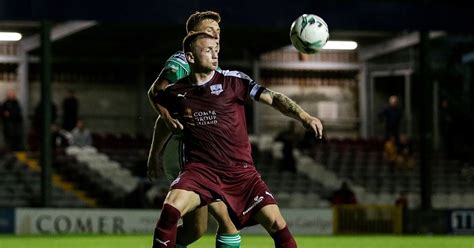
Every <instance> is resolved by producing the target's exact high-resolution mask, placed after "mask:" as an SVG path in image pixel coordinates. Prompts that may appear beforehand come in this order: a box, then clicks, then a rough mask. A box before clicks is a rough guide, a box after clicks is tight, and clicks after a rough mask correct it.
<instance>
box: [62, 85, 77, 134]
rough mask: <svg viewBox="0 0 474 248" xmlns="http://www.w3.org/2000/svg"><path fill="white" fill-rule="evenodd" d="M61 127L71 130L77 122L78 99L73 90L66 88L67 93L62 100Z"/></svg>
mask: <svg viewBox="0 0 474 248" xmlns="http://www.w3.org/2000/svg"><path fill="white" fill-rule="evenodd" d="M62 107H63V128H64V130H66V131H71V130H72V129H73V128H74V127H75V126H76V123H77V118H78V115H79V101H78V100H77V98H76V96H75V95H74V91H73V90H68V95H67V97H66V98H64V100H63V106H62Z"/></svg>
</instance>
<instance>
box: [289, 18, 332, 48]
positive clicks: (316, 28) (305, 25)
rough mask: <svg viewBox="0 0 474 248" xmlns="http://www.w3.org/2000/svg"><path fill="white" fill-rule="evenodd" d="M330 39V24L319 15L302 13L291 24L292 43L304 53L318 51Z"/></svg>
mask: <svg viewBox="0 0 474 248" xmlns="http://www.w3.org/2000/svg"><path fill="white" fill-rule="evenodd" d="M328 39H329V29H328V25H327V24H326V22H325V21H324V20H323V19H322V18H321V17H319V16H317V15H313V14H304V15H301V16H300V17H298V18H296V20H295V21H294V22H293V23H292V24H291V30H290V40H291V43H292V44H293V46H294V47H295V48H296V49H298V51H300V52H302V53H317V52H318V51H319V50H321V49H322V48H323V46H324V45H326V42H327V41H328Z"/></svg>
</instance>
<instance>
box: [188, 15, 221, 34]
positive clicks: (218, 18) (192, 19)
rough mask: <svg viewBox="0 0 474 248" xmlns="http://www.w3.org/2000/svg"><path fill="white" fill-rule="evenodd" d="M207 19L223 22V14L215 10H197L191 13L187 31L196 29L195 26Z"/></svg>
mask: <svg viewBox="0 0 474 248" xmlns="http://www.w3.org/2000/svg"><path fill="white" fill-rule="evenodd" d="M205 19H211V20H214V21H216V22H217V23H219V22H221V16H220V15H219V13H217V12H214V11H210V10H207V11H196V12H194V14H192V15H190V16H189V18H188V20H187V21H186V33H189V32H192V31H196V30H195V28H196V27H197V25H198V24H199V23H200V22H201V21H202V20H205Z"/></svg>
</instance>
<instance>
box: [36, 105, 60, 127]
mask: <svg viewBox="0 0 474 248" xmlns="http://www.w3.org/2000/svg"><path fill="white" fill-rule="evenodd" d="M57 117H58V111H57V107H56V104H55V103H54V102H51V123H56V119H57ZM43 121H44V113H43V110H42V108H41V102H39V103H38V104H37V105H36V108H35V114H34V116H33V129H34V131H35V133H36V134H37V135H39V134H40V133H41V127H42V126H43Z"/></svg>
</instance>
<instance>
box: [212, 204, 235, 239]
mask: <svg viewBox="0 0 474 248" xmlns="http://www.w3.org/2000/svg"><path fill="white" fill-rule="evenodd" d="M209 212H210V213H211V214H212V216H214V218H215V219H216V221H217V223H218V224H219V230H218V232H219V233H227V234H234V233H238V232H239V231H238V230H237V228H236V227H235V225H234V223H233V222H232V220H231V219H230V216H229V211H228V210H227V205H225V203H224V202H222V201H215V202H212V203H210V204H209Z"/></svg>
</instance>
